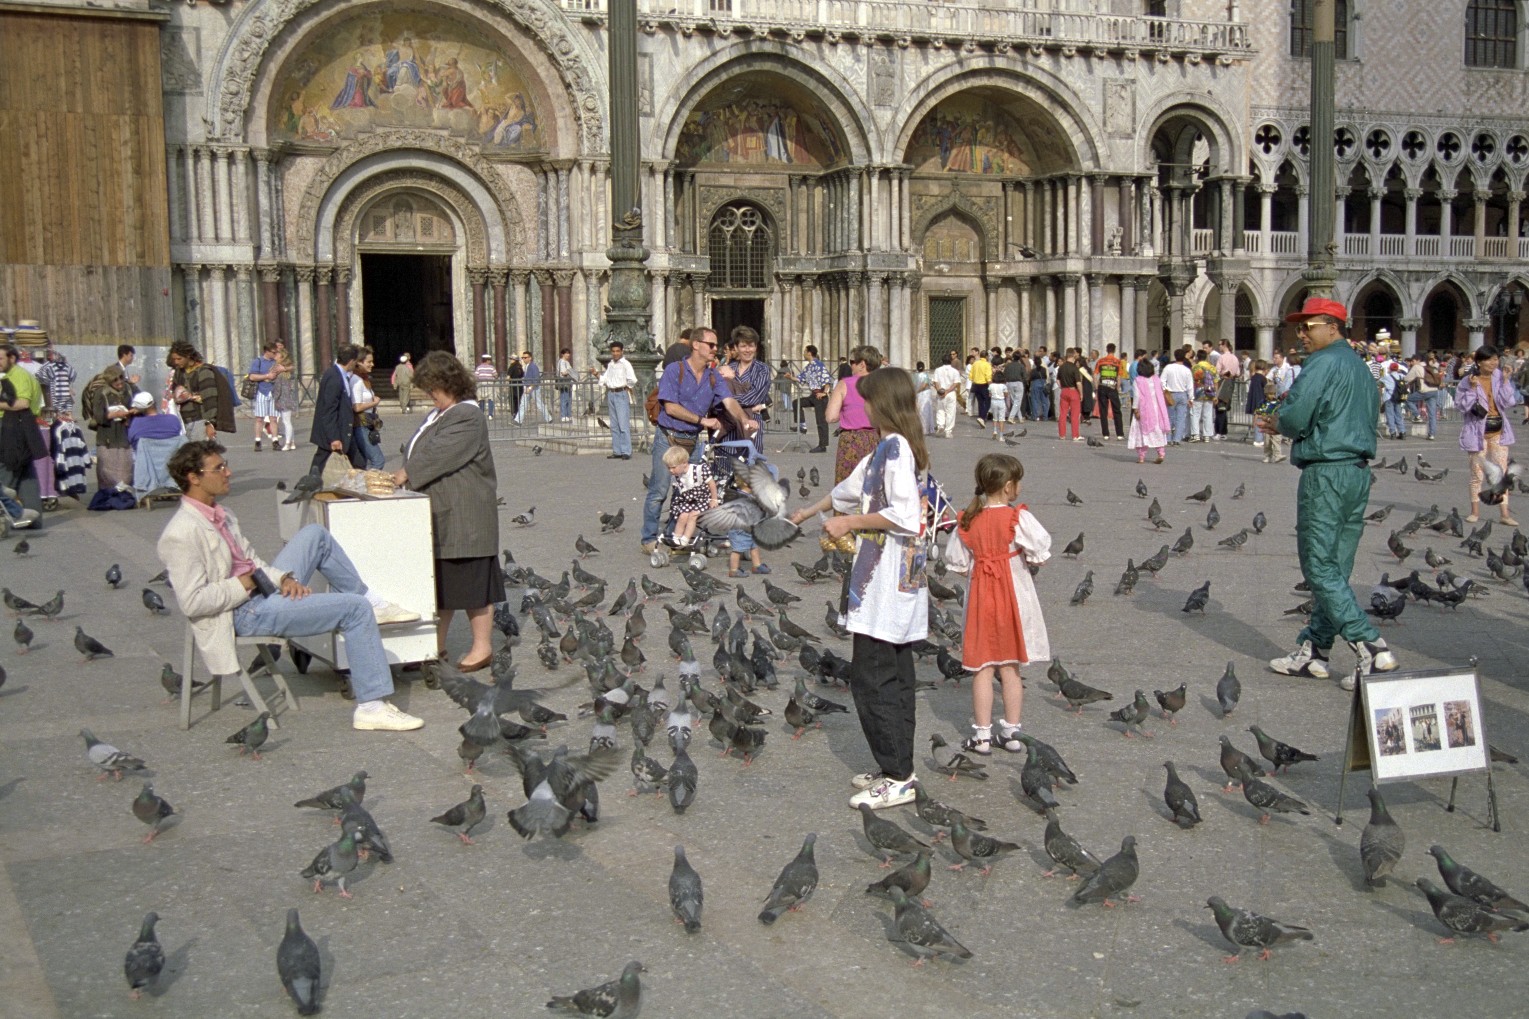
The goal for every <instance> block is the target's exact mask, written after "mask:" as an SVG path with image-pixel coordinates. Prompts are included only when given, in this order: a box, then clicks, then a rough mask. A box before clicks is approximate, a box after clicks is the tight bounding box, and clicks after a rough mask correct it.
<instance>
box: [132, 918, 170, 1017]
mask: <svg viewBox="0 0 1529 1019" xmlns="http://www.w3.org/2000/svg"><path fill="white" fill-rule="evenodd" d="M158 922H159V914H158V913H150V914H149V915H148V916H146V917H144V918H143V925H142V926H141V927H139V928H138V940H137V941H134V942H133V945H132V947H131V948H129V949H128V950H127V958H125V959H123V961H122V975H123V976H124V977H126V978H127V986H128V997H130V998H132V999H133V1000H134V1001H136V1000H138V996H139V995H140V994H142V993H143V989H144V988H145V987H147V986H149V985H150V984H152V983H153V982H154V978H155V977H157V976H159V971H160V970H162V969H164V968H165V950H164V949H163V948H161V947H160V945H159V939H158V938H156V937H155V936H154V925H155V924H156V923H158Z"/></svg>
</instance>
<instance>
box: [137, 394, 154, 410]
mask: <svg viewBox="0 0 1529 1019" xmlns="http://www.w3.org/2000/svg"><path fill="white" fill-rule="evenodd" d="M152 406H154V394H152V393H134V394H133V409H134V410H148V409H149V408H150V407H152Z"/></svg>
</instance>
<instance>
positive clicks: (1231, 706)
mask: <svg viewBox="0 0 1529 1019" xmlns="http://www.w3.org/2000/svg"><path fill="white" fill-rule="evenodd" d="M1241 699H1242V683H1241V681H1240V680H1238V678H1237V669H1236V668H1235V667H1234V665H1233V663H1231V662H1227V663H1226V671H1225V672H1223V673H1221V678H1220V679H1218V680H1216V704H1217V705H1219V706H1220V708H1221V717H1222V718H1225V717H1226V716H1227V715H1230V714H1231V713H1232V712H1233V711H1235V710H1236V709H1237V702H1238V701H1239V700H1241Z"/></svg>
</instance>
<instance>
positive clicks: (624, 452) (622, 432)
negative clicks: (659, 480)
mask: <svg viewBox="0 0 1529 1019" xmlns="http://www.w3.org/2000/svg"><path fill="white" fill-rule="evenodd" d="M605 409H606V410H608V411H610V415H611V452H612V453H615V454H616V455H617V456H631V455H632V394H631V393H606V394H605ZM666 473H667V472H666Z"/></svg>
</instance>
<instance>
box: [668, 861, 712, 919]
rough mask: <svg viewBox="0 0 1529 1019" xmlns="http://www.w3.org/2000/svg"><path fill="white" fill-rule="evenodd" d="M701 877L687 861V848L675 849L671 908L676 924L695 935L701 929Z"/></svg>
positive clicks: (702, 898) (671, 879)
mask: <svg viewBox="0 0 1529 1019" xmlns="http://www.w3.org/2000/svg"><path fill="white" fill-rule="evenodd" d="M703 900H704V896H703V894H702V891H701V875H699V874H697V873H696V870H695V868H694V867H692V866H691V865H690V861H689V860H687V859H685V847H684V846H675V847H674V869H673V870H671V871H670V872H669V908H670V909H672V910H673V911H674V919H675V922H676V923H681V924H684V925H685V930H686V931H687V932H688V933H690V934H694V933H695V932H696V931H698V930H700V929H701V905H702V902H703Z"/></svg>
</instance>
